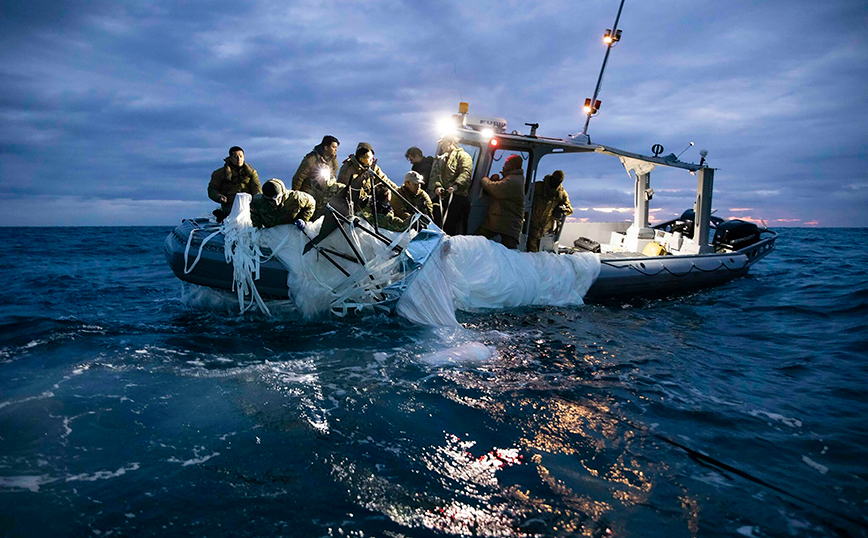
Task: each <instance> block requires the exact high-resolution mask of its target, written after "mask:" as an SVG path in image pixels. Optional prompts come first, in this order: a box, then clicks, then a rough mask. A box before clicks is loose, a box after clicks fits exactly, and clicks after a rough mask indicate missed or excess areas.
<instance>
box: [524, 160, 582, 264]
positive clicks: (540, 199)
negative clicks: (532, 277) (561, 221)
mask: <svg viewBox="0 0 868 538" xmlns="http://www.w3.org/2000/svg"><path fill="white" fill-rule="evenodd" d="M550 181H551V176H550V175H548V176H546V177H545V178H544V179H543V180H542V181H537V182H535V183H534V184H533V209H532V210H531V216H530V229H529V230H528V233H527V250H528V252H538V251H539V241H540V239H541V238H542V236H544V235H545V234H547V233H549V232H550V231H551V230H552V229H553V228H554V224H555V215H556V214H557V216H558V217H560V216H568V215H572V214H573V206H572V205H570V197H569V195H568V194H567V191H565V190H564V187H563V186H562V185H560V184H559V185H558V186H557V187H555V188H551V186H550Z"/></svg>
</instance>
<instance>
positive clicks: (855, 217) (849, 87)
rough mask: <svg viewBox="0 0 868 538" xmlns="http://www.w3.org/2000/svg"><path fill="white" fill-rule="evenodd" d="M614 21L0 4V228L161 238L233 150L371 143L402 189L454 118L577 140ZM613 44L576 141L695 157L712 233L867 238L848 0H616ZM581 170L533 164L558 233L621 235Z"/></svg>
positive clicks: (551, 13) (865, 131)
mask: <svg viewBox="0 0 868 538" xmlns="http://www.w3.org/2000/svg"><path fill="white" fill-rule="evenodd" d="M618 3H619V2H618V0H585V1H582V2H578V1H576V0H563V1H560V0H552V1H546V0H540V1H538V2H526V1H522V2H519V1H512V0H501V1H498V2H481V1H472V0H464V1H460V2H459V1H443V0H432V1H418V2H400V1H376V0H367V1H364V2H362V1H358V2H357V1H342V0H334V1H330V2H322V1H310V2H309V1H303V2H293V1H291V0H279V1H271V0H262V1H253V2H221V1H207V2H206V1H196V0H194V1H172V2H129V1H127V2H123V1H115V0H112V1H91V0H88V1H84V0H80V1H70V0H66V1H52V0H48V1H46V0H40V1H39V2H34V1H32V0H27V1H17V0H3V2H2V15H0V119H2V129H0V152H2V157H0V225H2V226H10V225H62V226H66V225H88V226H91V225H173V224H177V223H179V222H180V220H181V219H182V218H186V217H193V216H199V215H203V214H207V213H209V212H210V211H211V209H213V208H214V207H215V205H214V204H213V203H212V202H210V200H208V199H207V195H206V188H207V183H208V180H209V178H210V174H211V172H212V171H213V170H214V169H216V168H218V167H220V166H221V165H222V159H223V158H224V157H225V156H226V154H227V150H228V148H229V147H230V146H232V145H239V146H241V147H243V148H244V149H245V153H246V157H247V160H248V162H249V163H250V164H252V165H253V166H254V167H255V168H256V169H257V170H258V171H259V175H260V178H262V179H263V181H264V180H265V179H267V178H269V177H279V178H283V179H284V180H289V179H290V178H291V177H292V175H293V173H294V172H295V169H296V167H297V166H298V163H299V161H300V160H301V158H302V157H303V156H304V154H305V153H307V152H308V151H310V150H311V148H312V147H313V146H314V145H315V144H317V143H318V142H319V141H320V140H321V138H322V136H323V135H324V134H332V135H334V136H337V137H338V138H339V139H340V140H341V147H340V157H341V158H344V157H346V156H347V155H348V154H349V153H350V152H352V150H353V149H354V148H355V146H356V144H357V143H358V142H359V141H367V142H370V143H371V144H372V145H373V146H374V148H375V150H376V153H377V157H378V158H379V164H380V166H381V167H382V168H383V169H384V171H385V172H386V173H387V174H388V175H389V176H390V177H392V178H393V179H396V180H398V181H399V182H400V178H401V177H403V174H404V173H405V172H406V170H407V169H408V166H409V165H408V163H407V162H406V161H405V160H404V158H403V155H404V151H405V150H406V148H407V147H409V146H411V145H416V146H419V147H421V148H422V149H423V150H424V151H425V152H426V154H430V153H432V152H433V150H434V147H435V144H436V140H437V136H438V133H437V131H436V128H435V125H436V122H437V120H438V118H440V117H442V116H447V115H449V114H451V113H454V112H456V111H457V108H458V103H459V101H467V102H469V103H470V112H471V113H474V114H478V115H486V116H498V117H503V118H505V119H506V120H507V121H508V123H509V126H508V129H509V130H513V129H518V130H521V131H522V132H526V130H527V128H526V127H525V126H524V123H526V122H527V123H529V122H537V123H539V124H540V128H539V134H541V135H545V136H553V137H563V136H566V135H568V134H571V133H576V132H580V131H581V129H582V126H583V124H584V117H583V116H582V113H581V105H582V103H583V101H584V99H585V97H590V96H591V94H592V93H593V89H594V85H595V83H596V79H597V74H598V71H599V67H600V64H601V63H602V59H603V54H604V52H605V49H604V45H603V44H602V41H601V37H602V33H603V32H604V31H605V30H606V28H609V27H611V26H612V23H613V22H614V19H615V14H616V12H617V8H618ZM619 27H620V28H621V29H622V30H623V37H622V40H621V42H620V43H619V44H618V45H617V46H616V47H615V48H614V49H613V50H612V54H611V57H610V60H609V67H608V69H607V72H606V77H605V79H604V82H603V88H602V93H601V100H602V102H603V105H602V107H601V111H600V113H599V115H598V116H596V117H594V118H593V120H592V121H591V124H590V129H589V134H590V135H591V138H592V141H594V142H599V143H607V144H610V145H613V146H615V147H618V148H622V149H626V150H629V151H634V152H642V153H646V154H647V153H650V148H651V146H652V145H653V144H655V143H660V144H662V145H663V146H665V148H666V151H665V153H670V152H672V153H676V154H678V153H681V152H682V150H684V149H685V148H687V147H688V144H689V142H691V141H692V142H695V144H696V145H695V146H694V147H692V148H690V149H688V150H687V151H685V152H684V153H683V155H682V159H683V160H689V161H698V160H699V155H698V152H699V149H707V150H708V151H709V155H708V161H709V163H710V165H711V166H713V167H715V168H717V172H716V174H715V193H716V194H715V199H714V207H715V208H716V209H717V215H719V216H722V217H725V218H731V217H740V218H752V219H764V220H765V221H766V222H767V223H768V224H769V225H770V226H868V156H866V148H868V119H866V118H868V43H866V37H868V30H866V28H868V4H866V2H865V1H864V0H852V1H850V0H843V1H842V0H829V1H816V0H811V1H806V0H790V1H782V0H778V1H768V2H757V1H747V0H729V1H727V2H720V1H710V0H709V1H701V2H697V1H695V0H690V1H688V0H658V1H655V2H647V1H642V2H640V1H638V0H627V2H626V4H625V7H624V11H623V14H622V16H621V21H620V24H619ZM599 159H601V160H599ZM599 159H597V158H595V157H591V159H590V161H589V164H587V165H584V164H581V163H579V165H578V166H576V165H570V164H568V163H566V162H561V161H559V160H557V158H555V157H552V161H551V162H550V165H551V166H550V168H551V170H553V169H554V168H555V167H558V168H564V169H565V170H567V180H566V184H565V186H566V187H567V190H568V191H569V193H570V196H571V198H572V201H573V205H574V206H575V207H576V208H577V212H576V215H575V216H576V217H577V218H591V219H594V220H625V219H629V218H630V217H631V215H630V214H629V213H624V212H621V211H619V210H622V209H623V208H624V207H627V206H629V205H630V204H631V203H632V196H631V195H630V192H631V190H632V183H631V181H630V179H629V178H628V177H627V175H626V173H625V171H624V169H623V167H621V166H620V163H618V161H617V159H614V158H607V157H604V156H599ZM543 164H544V165H545V164H546V162H545V160H544V161H543ZM551 170H544V171H545V172H548V171H551ZM652 187H653V188H654V189H655V191H656V194H655V196H654V199H653V200H652V202H651V204H652V207H653V208H654V211H653V215H654V218H655V219H657V220H660V219H665V218H669V217H670V216H674V215H676V214H678V213H680V212H681V211H682V210H683V209H685V208H688V207H691V206H692V203H693V197H694V196H695V188H696V180H695V178H693V177H691V176H689V175H687V173H686V172H683V171H659V169H658V170H655V171H654V172H653V173H652ZM607 212H609V214H608V215H607Z"/></svg>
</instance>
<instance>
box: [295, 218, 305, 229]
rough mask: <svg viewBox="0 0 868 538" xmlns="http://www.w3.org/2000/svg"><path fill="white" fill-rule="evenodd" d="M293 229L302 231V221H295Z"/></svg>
mask: <svg viewBox="0 0 868 538" xmlns="http://www.w3.org/2000/svg"><path fill="white" fill-rule="evenodd" d="M295 227H296V228H298V229H299V230H304V221H303V220H301V219H296V220H295Z"/></svg>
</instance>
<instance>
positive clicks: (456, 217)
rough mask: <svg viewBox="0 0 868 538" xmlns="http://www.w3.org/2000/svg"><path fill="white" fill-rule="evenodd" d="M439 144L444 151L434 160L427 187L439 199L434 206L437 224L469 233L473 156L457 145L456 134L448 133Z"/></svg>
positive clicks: (454, 232) (451, 232)
mask: <svg viewBox="0 0 868 538" xmlns="http://www.w3.org/2000/svg"><path fill="white" fill-rule="evenodd" d="M440 144H441V145H442V147H443V151H444V153H443V154H442V155H438V156H437V158H436V159H435V160H434V165H433V166H432V167H431V184H430V185H429V186H428V189H429V191H428V192H430V193H431V194H433V195H434V196H437V198H438V201H439V202H440V203H439V204H438V205H437V207H435V208H434V220H435V222H437V224H441V222H442V226H443V231H444V232H446V233H447V234H449V235H459V234H466V233H467V217H469V216H470V197H469V195H470V179H471V178H470V174H471V171H472V168H473V158H472V157H471V156H470V154H469V153H467V152H466V151H464V148H462V147H461V146H459V145H458V137H457V136H445V137H443V139H442V140H441V141H440ZM432 198H433V197H432ZM438 208H440V209H439V210H438ZM444 216H445V221H444V220H443V217H444Z"/></svg>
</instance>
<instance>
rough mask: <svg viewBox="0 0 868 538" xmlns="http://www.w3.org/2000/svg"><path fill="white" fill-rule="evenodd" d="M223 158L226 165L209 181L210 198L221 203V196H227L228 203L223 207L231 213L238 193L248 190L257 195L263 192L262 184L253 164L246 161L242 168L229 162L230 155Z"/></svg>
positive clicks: (247, 191) (225, 211)
mask: <svg viewBox="0 0 868 538" xmlns="http://www.w3.org/2000/svg"><path fill="white" fill-rule="evenodd" d="M223 160H224V161H225V162H226V165H225V166H224V167H223V168H218V169H217V170H214V172H212V173H211V182H210V183H208V198H210V199H212V200H214V201H215V202H217V203H218V204H220V203H221V202H220V196H221V195H223V196H225V197H226V198H227V200H226V203H223V204H221V209H222V210H223V212H224V213H226V214H229V212H230V211H232V204H233V202H234V201H235V195H236V194H238V193H239V192H246V193H248V194H250V195H251V196H256V195H257V194H259V193H261V192H262V186H261V185H260V184H259V174H257V173H256V170H254V169H253V167H252V166H250V165H249V164H247V163H244V164H243V165H241V167H240V168H236V167H234V166H232V165H230V164H229V157H226V158H225V159H223Z"/></svg>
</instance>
